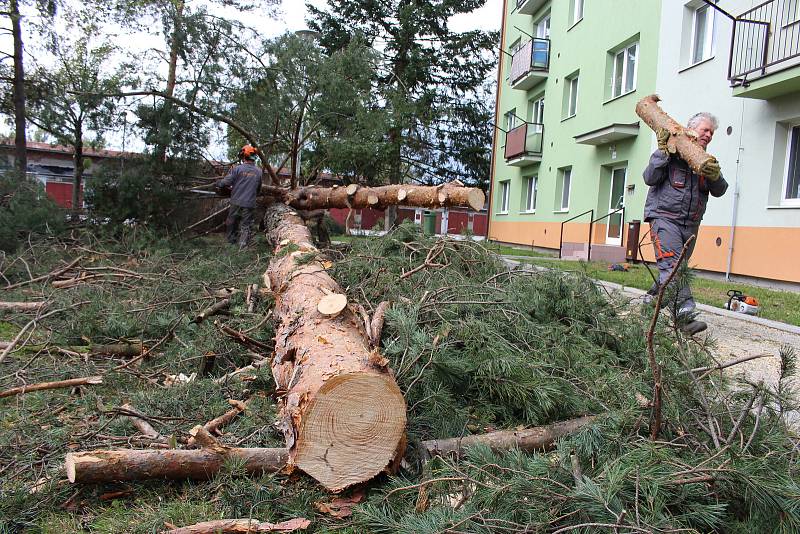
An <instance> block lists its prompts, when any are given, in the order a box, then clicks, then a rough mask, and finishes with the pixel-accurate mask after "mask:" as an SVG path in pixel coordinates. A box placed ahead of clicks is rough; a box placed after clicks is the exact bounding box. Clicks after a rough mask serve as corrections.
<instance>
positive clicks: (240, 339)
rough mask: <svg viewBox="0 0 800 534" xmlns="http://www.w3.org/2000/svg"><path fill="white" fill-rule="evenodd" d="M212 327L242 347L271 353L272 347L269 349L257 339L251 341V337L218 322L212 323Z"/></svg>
mask: <svg viewBox="0 0 800 534" xmlns="http://www.w3.org/2000/svg"><path fill="white" fill-rule="evenodd" d="M214 326H216V327H217V328H218V329H219V330H220V332H222V333H223V334H225V335H227V336H228V337H230V338H231V339H233V340H234V341H236V342H237V343H239V344H241V345H244V346H245V347H249V348H253V349H259V350H263V351H266V352H271V351H272V347H270V346H269V345H267V344H265V343H262V342H260V341H258V340H257V339H253V338H252V337H250V336H248V335H247V334H245V333H243V332H239V331H238V330H234V329H233V328H231V327H229V326H225V325H224V324H221V323H220V322H219V321H214Z"/></svg>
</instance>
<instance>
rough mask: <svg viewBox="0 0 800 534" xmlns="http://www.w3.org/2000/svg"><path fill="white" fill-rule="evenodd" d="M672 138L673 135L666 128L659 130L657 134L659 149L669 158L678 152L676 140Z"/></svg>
mask: <svg viewBox="0 0 800 534" xmlns="http://www.w3.org/2000/svg"><path fill="white" fill-rule="evenodd" d="M671 138H672V134H671V133H670V131H669V130H667V129H666V128H659V129H658V131H657V132H656V140H657V141H658V149H659V150H661V151H662V152H663V153H664V154H666V155H667V156H669V155H670V154H674V153H675V152H676V151H677V148H676V147H675V140H674V139H673V140H672V142H670V139H671Z"/></svg>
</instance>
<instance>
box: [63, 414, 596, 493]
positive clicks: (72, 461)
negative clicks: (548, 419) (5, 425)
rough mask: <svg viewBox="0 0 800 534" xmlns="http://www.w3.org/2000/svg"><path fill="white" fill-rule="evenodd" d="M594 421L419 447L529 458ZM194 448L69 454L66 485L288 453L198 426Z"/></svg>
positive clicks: (249, 463)
mask: <svg viewBox="0 0 800 534" xmlns="http://www.w3.org/2000/svg"><path fill="white" fill-rule="evenodd" d="M594 419H595V416H585V417H579V418H577V419H571V420H569V421H563V422H560V423H555V424H552V425H547V426H541V427H533V428H528V429H525V430H501V431H498V432H491V433H489V434H482V435H475V436H467V437H463V438H451V439H439V440H430V441H423V442H422V446H423V448H424V449H425V450H426V451H427V453H428V454H429V455H430V456H445V455H461V454H463V452H464V450H465V449H466V448H467V447H471V446H474V445H478V444H486V445H489V446H490V447H491V448H493V449H495V450H509V449H512V448H514V447H517V448H519V449H522V450H524V451H528V452H532V451H539V450H550V449H552V447H553V446H554V444H555V442H556V441H557V440H558V439H560V438H562V437H564V436H567V435H569V434H571V433H574V432H576V431H578V430H580V429H581V428H583V427H584V426H586V425H588V424H590V423H591V422H592V421H594ZM192 432H193V433H194V437H195V440H197V438H198V436H199V437H200V440H202V441H198V443H207V444H209V445H210V448H203V449H186V450H181V449H168V450H150V449H147V450H138V449H123V450H112V451H108V450H107V451H90V452H71V453H68V454H67V456H66V469H67V478H68V479H69V481H70V482H77V483H96V482H112V481H121V482H124V481H132V480H149V479H154V478H168V479H171V480H181V479H199V480H205V479H208V478H211V477H212V476H213V475H214V474H215V473H217V472H218V471H219V469H220V467H221V466H222V464H223V462H224V460H225V458H226V457H235V458H240V459H242V460H244V461H245V471H246V472H247V473H253V474H258V473H264V472H275V471H280V470H281V469H283V468H284V467H285V466H286V464H287V462H288V460H289V451H288V449H240V448H234V447H225V446H224V445H221V444H220V443H219V442H218V441H217V440H216V439H215V438H214V437H213V436H211V434H210V433H208V431H206V429H205V428H204V427H203V426H200V425H198V426H196V427H195V428H193V429H192Z"/></svg>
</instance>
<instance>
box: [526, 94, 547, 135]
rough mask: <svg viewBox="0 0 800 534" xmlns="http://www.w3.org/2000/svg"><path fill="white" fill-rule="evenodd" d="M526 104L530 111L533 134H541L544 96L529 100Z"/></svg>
mask: <svg viewBox="0 0 800 534" xmlns="http://www.w3.org/2000/svg"><path fill="white" fill-rule="evenodd" d="M528 103H529V106H530V111H531V113H530V121H531V123H532V125H533V127H534V128H533V129H534V133H541V132H542V128H543V125H544V95H542V96H540V97H539V98H534V99H531V100H529V101H528ZM529 133H530V132H529Z"/></svg>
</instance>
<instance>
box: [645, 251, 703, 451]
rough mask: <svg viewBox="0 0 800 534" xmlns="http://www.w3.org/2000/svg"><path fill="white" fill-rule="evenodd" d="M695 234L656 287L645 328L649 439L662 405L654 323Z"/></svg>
mask: <svg viewBox="0 0 800 534" xmlns="http://www.w3.org/2000/svg"><path fill="white" fill-rule="evenodd" d="M694 238H695V236H694V235H692V236H689V239H687V240H686V243H684V244H683V250H681V253H680V256H678V261H676V262H675V267H673V268H672V272H671V273H669V276H668V277H667V280H666V281H665V282H664V283H663V284H662V285H661V287H660V288H659V289H658V296H657V297H656V304H655V309H654V310H653V318H652V319H651V320H650V327H649V328H648V329H647V357H648V359H649V360H650V369H651V370H652V372H653V412H652V417H651V419H650V439H651V440H652V441H656V440H657V439H658V434H659V432H661V405H662V397H661V396H662V389H663V384H662V382H661V366H660V365H659V364H658V362H657V361H656V351H655V348H654V345H653V338H654V336H655V332H656V324H657V323H658V316H659V315H660V314H661V302H662V300H663V299H664V291H666V289H667V287H668V286H669V284H670V282H672V279H673V278H675V275H676V274H677V272H678V269H679V268H680V266H681V263H683V258H684V257H685V256H686V251H687V250H688V249H689V244H690V243H691V242H692V240H694Z"/></svg>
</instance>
